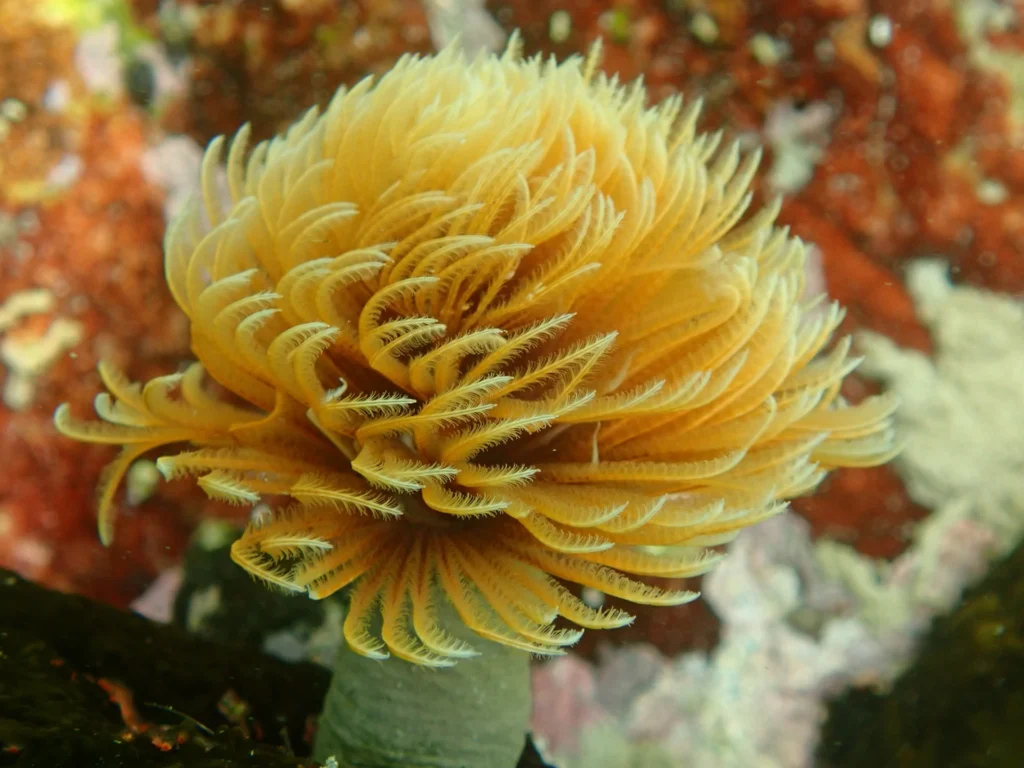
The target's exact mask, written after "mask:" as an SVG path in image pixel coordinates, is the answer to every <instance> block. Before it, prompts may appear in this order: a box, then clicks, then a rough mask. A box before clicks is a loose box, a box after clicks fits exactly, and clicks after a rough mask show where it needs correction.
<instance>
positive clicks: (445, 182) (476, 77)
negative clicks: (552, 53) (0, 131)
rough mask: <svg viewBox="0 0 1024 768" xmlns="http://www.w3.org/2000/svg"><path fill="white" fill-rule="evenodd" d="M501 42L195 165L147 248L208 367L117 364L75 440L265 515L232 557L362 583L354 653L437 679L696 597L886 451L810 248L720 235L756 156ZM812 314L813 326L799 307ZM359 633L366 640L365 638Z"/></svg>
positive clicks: (102, 523) (109, 482)
mask: <svg viewBox="0 0 1024 768" xmlns="http://www.w3.org/2000/svg"><path fill="white" fill-rule="evenodd" d="M597 58H598V49H597V47H596V46H595V48H594V49H593V50H592V52H591V54H590V56H589V57H587V58H586V59H581V58H578V57H577V58H571V59H569V60H567V61H565V62H564V63H561V64H558V63H556V62H555V61H553V60H545V59H542V58H540V57H535V58H529V59H523V58H522V57H521V56H520V54H519V46H518V38H514V39H513V42H512V43H511V44H510V46H509V47H508V49H507V50H506V52H505V53H504V54H503V55H502V56H500V57H498V56H491V55H482V56H479V57H477V58H476V59H474V60H472V61H468V60H467V59H466V58H465V57H464V54H463V53H462V52H461V51H460V50H459V49H458V48H457V47H455V46H451V47H449V48H447V49H446V50H444V51H442V52H441V53H440V54H438V55H436V56H433V57H422V58H421V57H417V56H406V57H403V58H402V59H401V60H400V61H399V62H398V63H397V64H396V65H395V67H394V69H393V70H392V71H390V72H389V73H387V74H386V75H384V76H383V77H381V78H380V80H379V81H378V82H377V83H376V84H374V83H373V82H372V81H371V80H370V79H367V80H364V81H363V82H361V83H360V84H358V85H356V86H355V87H353V88H352V89H351V90H341V91H339V92H338V94H337V95H336V96H335V97H334V99H333V100H332V101H331V103H330V105H329V106H328V108H327V109H326V111H325V112H324V113H323V114H320V113H318V111H316V110H311V111H309V112H308V113H307V114H306V115H305V117H303V118H302V119H301V120H299V121H298V122H297V123H296V124H295V125H293V126H292V127H291V128H290V129H289V130H288V131H287V132H286V133H285V134H284V135H282V136H279V137H277V138H274V139H273V140H271V141H269V142H263V143H260V144H257V145H256V146H255V147H253V148H252V150H251V151H249V149H248V147H247V138H248V129H247V128H243V129H242V130H241V131H239V133H238V135H237V136H236V137H235V138H234V139H233V141H232V142H231V144H230V150H229V151H228V153H227V158H226V162H222V154H223V152H222V150H223V148H224V139H223V137H221V138H218V139H216V140H215V141H214V142H213V143H212V144H211V146H210V148H209V150H208V151H207V153H206V156H205V160H204V163H203V168H202V194H201V203H197V204H194V205H191V206H189V207H187V208H186V210H184V211H183V213H182V214H181V215H180V216H179V217H178V218H177V220H176V221H175V222H173V224H172V225H171V227H170V228H169V230H168V234H167V238H166V272H167V281H168V283H169V285H170V288H171V291H172V292H173V295H174V298H175V299H176V300H177V303H178V304H179V305H180V306H181V308H182V309H183V310H184V311H185V313H186V314H187V315H188V317H189V319H190V321H191V331H192V348H193V351H194V353H195V355H196V357H197V358H198V360H199V362H196V363H194V364H192V365H191V367H189V368H188V369H187V370H185V371H184V373H177V374H173V375H169V376H161V377H158V378H155V379H153V380H152V381H149V382H147V383H145V385H142V386H139V385H137V384H131V383H129V382H128V381H126V380H125V379H124V378H123V377H122V376H120V375H119V374H118V373H116V372H115V371H113V370H112V369H110V368H109V367H105V366H101V368H100V373H101V376H102V378H103V381H104V383H105V385H106V387H107V389H108V390H109V392H110V394H109V395H108V394H101V395H99V396H97V398H96V411H97V413H98V415H99V417H100V418H101V419H102V422H91V423H83V422H80V421H77V420H75V419H73V418H72V417H71V415H70V413H69V411H68V408H67V406H62V407H61V408H60V409H58V411H57V413H56V416H55V419H56V423H57V426H58V427H59V428H60V429H61V431H63V432H64V433H65V434H67V435H70V436H72V437H75V438H78V439H81V440H86V441H91V442H97V443H113V444H119V445H123V446H124V447H123V450H122V452H121V454H120V456H119V457H118V458H117V459H116V460H115V461H114V462H113V463H112V465H111V466H110V468H109V470H108V472H107V473H106V475H105V477H104V478H103V482H102V483H101V488H100V490H99V527H100V534H101V537H102V538H103V540H104V541H105V542H109V541H111V539H112V537H113V510H114V504H113V501H114V494H115V490H116V487H117V485H118V484H119V482H120V480H121V478H122V477H123V475H124V474H125V471H126V470H127V468H128V467H129V466H130V464H131V463H132V462H133V461H134V460H136V459H137V458H139V457H140V456H142V455H143V454H146V453H147V452H150V451H152V450H154V449H157V448H162V447H164V446H169V445H177V446H179V447H180V448H181V450H180V451H179V452H177V453H165V454H164V455H162V457H161V458H160V459H159V460H158V462H157V466H158V467H159V469H160V470H161V471H162V473H163V474H164V476H165V477H166V478H168V479H171V478H180V477H195V478H197V480H196V482H197V483H198V484H199V485H200V486H201V487H202V488H203V489H204V490H205V491H206V492H207V493H208V494H209V495H210V496H211V497H214V498H218V499H226V500H228V501H230V502H235V503H238V504H245V505H255V504H256V503H257V502H259V501H261V500H262V501H265V502H267V504H268V505H269V506H270V508H271V512H270V513H269V514H267V515H265V516H263V518H262V519H259V520H256V521H254V522H253V523H252V524H250V525H249V527H248V529H247V530H246V531H245V533H244V534H243V535H242V537H241V538H240V539H239V540H238V541H237V542H236V543H235V545H234V547H233V549H232V554H233V558H234V560H235V561H236V562H237V563H239V564H240V565H241V566H242V567H244V568H245V569H247V570H248V571H250V572H251V573H252V574H254V575H256V576H258V577H259V578H261V579H263V580H265V581H266V582H268V583H270V584H272V585H275V586H277V587H280V588H283V589H285V590H289V591H294V592H301V593H306V594H308V595H310V596H311V597H314V598H322V597H324V596H326V595H329V594H331V593H333V592H335V591H336V590H338V589H340V588H342V587H346V586H351V592H350V606H349V611H348V613H347V615H346V619H345V625H344V634H345V638H346V640H347V641H348V643H349V644H350V646H351V647H352V648H353V649H354V650H356V651H357V652H359V653H363V654H365V655H367V656H371V657H376V658H383V657H385V656H387V655H388V654H394V655H396V656H399V657H401V658H404V659H408V660H410V661H413V662H417V663H421V664H428V665H434V666H447V665H451V664H453V663H455V661H456V660H457V659H459V658H461V657H465V656H470V655H473V654H474V653H475V651H474V649H473V648H472V647H470V645H468V644H466V643H464V642H462V641H459V640H456V639H455V638H454V637H452V635H451V634H449V632H448V631H447V630H446V629H445V627H444V626H442V623H441V621H440V620H439V619H438V607H439V602H438V601H439V600H446V601H448V602H450V603H451V605H452V606H453V607H454V609H455V611H456V612H457V613H458V615H459V616H460V617H461V619H462V620H463V621H464V622H465V623H466V624H467V625H468V626H469V627H470V628H471V629H472V630H474V631H475V632H476V633H478V634H479V635H481V636H483V637H485V638H488V639H490V640H494V641H497V642H499V643H504V644H507V645H510V646H514V647H518V648H522V649H524V650H526V651H529V652H532V653H537V654H548V655H553V654H558V653H562V652H563V649H564V647H565V646H568V645H570V644H572V643H573V642H575V641H576V640H577V639H578V638H579V636H580V635H581V634H582V631H581V630H579V629H576V628H569V627H562V626H559V627H556V626H554V624H553V622H554V620H555V618H556V617H557V616H562V617H564V618H565V619H567V620H568V621H569V622H572V623H573V624H574V625H578V626H582V627H589V628H611V627H619V626H622V625H625V624H628V623H629V622H630V621H631V620H632V617H631V616H630V615H629V614H627V613H625V612H623V611H621V610H618V609H608V610H597V609H594V608H592V607H590V606H589V605H587V604H586V603H585V602H583V601H582V600H581V599H580V598H579V597H578V596H577V595H576V594H574V593H573V592H572V591H571V590H570V589H568V588H567V587H566V586H565V585H564V583H563V582H572V583H575V584H578V585H584V586H587V587H592V588H594V589H597V590H600V591H602V592H604V593H607V594H610V595H614V596H617V597H620V598H624V599H626V600H629V601H632V602H634V603H643V604H654V605H674V604H679V603H683V602H686V601H688V600H691V599H693V598H694V597H695V596H696V595H695V594H694V593H692V592H688V591H673V590H666V589H661V588H658V587H655V586H653V585H650V584H647V583H645V582H644V581H643V580H642V578H641V579H637V578H635V577H637V576H639V577H689V576H693V575H696V574H699V573H702V572H704V571H706V570H707V569H708V568H709V567H711V566H712V565H713V564H714V563H715V561H716V560H717V559H718V554H717V553H716V551H715V550H714V549H712V548H713V547H715V546H716V545H720V544H722V543H724V542H727V541H728V540H730V539H731V538H732V537H734V536H735V535H736V534H737V532H738V531H739V530H740V529H742V528H743V527H745V526H748V525H751V524H753V523H756V522H757V521H759V520H763V519H765V518H766V517H768V516H770V515H773V514H775V513H777V512H778V511H779V510H780V509H781V508H782V507H783V506H784V504H785V501H786V500H787V499H789V498H791V497H793V496H795V495H797V494H801V493H804V492H806V491H808V490H810V489H812V488H813V487H814V486H815V485H816V484H817V483H818V482H819V481H820V480H821V479H822V477H823V476H824V475H825V473H826V472H827V470H829V469H830V468H833V467H837V466H865V465H870V464H876V463H880V462H883V461H886V460H887V459H888V458H889V457H890V456H891V455H892V453H893V452H894V450H895V449H894V441H893V433H892V427H891V420H890V416H891V413H892V411H893V406H894V404H893V402H892V400H891V399H890V398H888V397H879V398H874V399H870V400H868V401H866V402H864V403H862V404H860V405H857V406H849V405H847V404H846V403H845V402H843V400H842V399H841V398H840V396H839V394H838V393H839V387H840V384H841V382H842V379H843V377H844V376H845V375H846V374H847V373H848V372H849V371H851V370H852V369H853V368H854V367H855V365H856V363H857V361H856V360H854V359H851V358H850V357H849V354H848V353H849V347H850V345H849V341H848V340H843V341H841V342H839V343H838V344H836V345H834V346H833V347H832V348H831V351H829V352H827V353H822V350H823V349H824V348H825V346H826V345H827V343H828V340H829V338H830V336H831V334H832V332H833V331H834V330H835V328H836V326H837V325H838V323H839V321H840V319H841V311H840V310H839V308H838V307H837V306H835V305H832V306H831V307H822V306H818V307H813V305H814V304H815V302H813V301H812V302H809V303H802V300H801V296H802V293H803V289H804V261H805V256H804V246H803V245H802V244H801V243H800V242H799V241H798V240H796V239H793V238H791V237H790V236H789V235H788V233H787V232H786V231H785V230H782V229H777V228H775V227H774V226H773V222H774V219H775V216H776V214H777V210H778V208H777V205H776V206H770V207H767V208H765V209H763V210H760V211H758V212H756V213H753V214H752V215H750V216H748V217H747V218H746V219H745V221H743V222H742V223H741V222H740V220H741V217H742V216H743V214H744V213H745V210H746V208H747V206H748V204H749V202H750V193H749V190H748V188H749V185H750V183H751V180H752V178H753V176H754V173H755V169H756V167H757V164H758V157H759V156H758V153H756V152H755V153H752V154H748V155H746V156H742V154H741V152H740V150H739V148H738V147H737V145H735V144H731V145H722V143H721V142H720V138H721V137H720V135H717V134H716V135H699V134H697V132H696V130H695V124H696V121H697V116H698V112H699V105H698V104H691V105H689V106H688V107H686V108H685V109H684V107H683V101H682V99H681V98H678V97H673V98H669V99H667V100H666V101H665V102H663V103H662V104H661V105H659V106H658V107H656V108H653V109H648V108H647V107H646V105H645V100H646V93H645V91H644V88H643V87H642V85H640V84H636V85H633V86H631V87H628V88H625V87H622V86H620V85H619V84H618V82H617V80H616V79H615V78H608V77H606V76H604V75H602V74H599V73H598V72H597V66H596V65H597ZM811 309H813V310H814V311H809V310H811ZM378 627H379V630H378V629H377V628H378Z"/></svg>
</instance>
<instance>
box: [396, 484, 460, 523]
mask: <svg viewBox="0 0 1024 768" xmlns="http://www.w3.org/2000/svg"><path fill="white" fill-rule="evenodd" d="M396 498H397V499H398V501H399V502H400V503H401V504H402V519H403V520H407V521H409V522H411V523H415V524H416V525H425V526H427V527H428V528H451V527H452V526H453V525H454V524H455V522H456V521H455V520H454V519H452V516H451V515H446V514H444V513H443V512H438V511H437V510H436V509H431V508H430V507H428V506H427V505H426V503H425V502H424V501H423V499H422V498H421V497H420V495H419V494H418V493H409V494H402V495H401V496H398V497H396Z"/></svg>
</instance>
